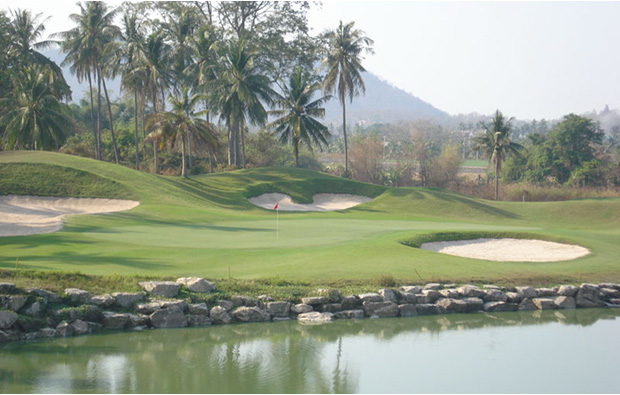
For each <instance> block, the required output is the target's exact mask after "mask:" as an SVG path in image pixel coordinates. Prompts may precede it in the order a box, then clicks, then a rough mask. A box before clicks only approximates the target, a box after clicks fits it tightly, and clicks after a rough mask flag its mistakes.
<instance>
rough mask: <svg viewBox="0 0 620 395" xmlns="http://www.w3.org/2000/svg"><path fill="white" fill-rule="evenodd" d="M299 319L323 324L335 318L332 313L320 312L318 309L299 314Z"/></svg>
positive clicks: (303, 321)
mask: <svg viewBox="0 0 620 395" xmlns="http://www.w3.org/2000/svg"><path fill="white" fill-rule="evenodd" d="M297 320H298V321H299V322H301V323H305V324H322V323H325V322H330V321H333V320H334V315H333V314H332V313H319V312H318V311H312V312H310V313H303V314H300V315H298V316H297Z"/></svg>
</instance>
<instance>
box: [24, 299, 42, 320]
mask: <svg viewBox="0 0 620 395" xmlns="http://www.w3.org/2000/svg"><path fill="white" fill-rule="evenodd" d="M43 311H45V304H44V303H43V302H41V301H36V302H34V303H33V304H32V305H30V307H28V308H27V309H26V310H25V311H24V314H25V315H28V316H30V317H39V316H41V314H43Z"/></svg>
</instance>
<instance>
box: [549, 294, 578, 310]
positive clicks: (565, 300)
mask: <svg viewBox="0 0 620 395" xmlns="http://www.w3.org/2000/svg"><path fill="white" fill-rule="evenodd" d="M554 302H555V305H556V306H557V308H558V309H574V308H576V307H577V302H575V298H573V297H572V296H558V297H557V298H555V300H554Z"/></svg>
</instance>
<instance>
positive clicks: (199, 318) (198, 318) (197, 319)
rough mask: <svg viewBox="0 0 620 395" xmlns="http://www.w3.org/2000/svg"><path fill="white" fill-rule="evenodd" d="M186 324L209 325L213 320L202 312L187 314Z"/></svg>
mask: <svg viewBox="0 0 620 395" xmlns="http://www.w3.org/2000/svg"><path fill="white" fill-rule="evenodd" d="M187 324H188V325H189V326H209V325H211V324H213V321H211V319H210V318H209V317H208V316H206V315H204V314H188V315H187Z"/></svg>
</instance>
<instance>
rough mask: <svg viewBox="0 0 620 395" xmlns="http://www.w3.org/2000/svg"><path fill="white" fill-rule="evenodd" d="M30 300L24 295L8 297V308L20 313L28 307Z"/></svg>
mask: <svg viewBox="0 0 620 395" xmlns="http://www.w3.org/2000/svg"><path fill="white" fill-rule="evenodd" d="M26 302H28V298H27V297H25V296H22V295H12V296H9V297H8V303H7V307H8V308H9V310H13V311H15V312H17V311H19V310H20V309H21V308H22V307H24V306H25V305H26Z"/></svg>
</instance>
